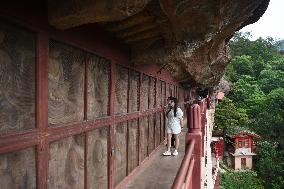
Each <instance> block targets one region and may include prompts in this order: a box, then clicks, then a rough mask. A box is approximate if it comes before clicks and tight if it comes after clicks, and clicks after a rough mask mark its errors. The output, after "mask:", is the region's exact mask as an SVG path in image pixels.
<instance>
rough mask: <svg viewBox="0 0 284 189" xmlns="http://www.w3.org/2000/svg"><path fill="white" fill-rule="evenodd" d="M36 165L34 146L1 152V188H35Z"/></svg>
mask: <svg viewBox="0 0 284 189" xmlns="http://www.w3.org/2000/svg"><path fill="white" fill-rule="evenodd" d="M35 167H36V166H35V150H34V148H27V149H24V150H21V151H16V152H11V153H7V154H0V188H1V189H14V188H15V189H18V188H25V189H35V188H36V171H35Z"/></svg>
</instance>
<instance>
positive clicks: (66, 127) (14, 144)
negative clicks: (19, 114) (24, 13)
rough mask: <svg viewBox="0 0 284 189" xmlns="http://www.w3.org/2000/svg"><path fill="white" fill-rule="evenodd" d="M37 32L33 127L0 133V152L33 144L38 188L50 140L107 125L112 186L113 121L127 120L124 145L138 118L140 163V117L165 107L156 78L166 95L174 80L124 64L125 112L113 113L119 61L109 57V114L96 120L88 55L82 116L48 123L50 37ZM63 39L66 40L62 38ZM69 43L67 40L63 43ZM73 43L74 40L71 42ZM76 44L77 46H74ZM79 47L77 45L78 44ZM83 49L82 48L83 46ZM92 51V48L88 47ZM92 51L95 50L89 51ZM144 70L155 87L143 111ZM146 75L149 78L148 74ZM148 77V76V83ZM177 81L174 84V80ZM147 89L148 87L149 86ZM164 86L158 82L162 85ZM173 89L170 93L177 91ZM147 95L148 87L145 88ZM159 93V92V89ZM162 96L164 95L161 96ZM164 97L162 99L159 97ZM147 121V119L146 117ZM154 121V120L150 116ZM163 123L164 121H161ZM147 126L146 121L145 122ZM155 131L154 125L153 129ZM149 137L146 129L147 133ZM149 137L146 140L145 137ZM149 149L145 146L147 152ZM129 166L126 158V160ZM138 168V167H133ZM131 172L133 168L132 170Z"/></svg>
mask: <svg viewBox="0 0 284 189" xmlns="http://www.w3.org/2000/svg"><path fill="white" fill-rule="evenodd" d="M36 33H37V50H36V128H35V129H31V130H25V131H18V132H15V133H12V134H7V135H1V136H0V154H4V153H8V152H14V151H18V150H21V149H25V148H28V147H36V157H35V158H36V159H35V160H36V175H37V177H36V182H37V183H36V185H37V188H38V189H47V179H48V166H49V149H50V148H49V146H50V143H51V142H54V141H59V140H62V139H64V138H67V137H70V136H74V135H77V134H84V135H85V136H86V133H87V132H89V131H92V130H94V129H97V128H102V127H109V139H108V188H109V189H112V188H114V176H115V175H114V152H115V145H114V142H115V139H114V137H115V131H114V130H115V125H116V124H117V123H120V122H127V145H128V144H129V122H130V121H131V120H133V119H137V127H138V132H137V133H138V136H137V138H138V139H137V140H138V143H137V158H138V167H139V166H141V165H142V159H141V140H142V139H141V118H143V117H147V116H152V115H155V114H156V113H159V114H160V113H161V112H163V111H164V109H163V107H157V104H158V103H157V101H158V99H157V82H158V81H162V82H165V88H164V90H165V91H164V92H165V94H166V96H169V95H170V91H169V89H170V86H174V83H170V82H167V81H165V80H162V79H160V78H159V77H157V76H151V75H147V73H144V72H142V71H141V70H137V69H136V68H134V67H131V66H128V67H127V66H125V65H123V66H124V67H127V69H128V91H127V97H128V98H127V114H126V115H115V114H114V112H115V110H114V108H115V106H114V104H115V96H114V95H115V77H116V76H115V66H116V65H119V64H120V63H119V62H116V61H115V60H113V59H111V67H110V88H109V90H110V93H109V116H107V117H103V118H98V119H96V120H92V121H91V120H87V110H88V108H87V106H88V103H87V102H88V95H87V88H88V77H87V73H88V72H87V66H86V64H87V63H88V59H86V60H85V83H84V120H83V121H82V122H79V123H68V124H60V125H56V126H54V127H48V54H49V40H50V35H49V34H48V33H46V32H44V31H41V30H36ZM63 42H64V43H65V42H66V41H65V40H63ZM66 44H68V43H66ZM72 45H73V44H72ZM76 47H77V46H76ZM79 48H80V47H79ZM84 50H85V49H84ZM88 52H92V51H88ZM92 53H94V52H92ZM130 70H135V71H137V72H139V74H140V77H139V86H138V88H139V96H138V98H139V100H138V107H139V111H137V112H131V113H130V110H129V109H130V103H129V99H130V97H129V95H130V92H129V91H130ZM143 74H145V75H147V76H150V77H153V78H154V81H155V84H154V85H155V89H154V94H155V95H154V104H155V105H154V108H151V109H149V102H148V110H146V111H143V112H142V105H141V101H142V90H141V85H142V75H143ZM150 77H149V78H150ZM150 82H151V79H149V86H150V84H151V83H150ZM175 85H176V84H175ZM174 88H175V89H177V86H174ZM148 89H149V90H150V87H149V88H148ZM158 90H163V87H162V85H161V89H158ZM175 91H176V92H174V91H172V92H171V93H175V94H177V90H175ZM148 94H149V95H150V91H149V92H148ZM161 96H162V93H161ZM162 98H164V97H162ZM148 99H149V98H148ZM162 100H164V99H162ZM158 117H160V121H159V123H160V124H161V119H164V117H163V116H158ZM148 121H149V120H148ZM152 121H153V120H152ZM163 123H165V121H163ZM148 127H149V124H148ZM162 127H164V125H163V126H162V125H161V126H160V130H161V131H162ZM148 131H149V128H148ZM154 132H155V129H154ZM164 137H165V136H164V133H162V132H160V139H161V142H163V141H164ZM148 139H149V133H148ZM155 140H156V139H155V137H154V141H153V142H154V145H155ZM148 141H149V140H148ZM87 144H88V137H85V150H84V158H85V160H84V161H85V162H86V159H87V154H88V146H87ZM148 146H149V145H148ZM127 153H128V151H127ZM151 153H152V152H150V151H149V149H148V152H147V154H148V156H149V155H150V154H151ZM126 157H127V161H128V155H127V156H126ZM126 165H127V166H128V162H126ZM86 166H87V164H86V163H85V168H84V173H85V174H84V179H85V189H86V188H87V183H88V179H87V174H88V173H87V168H86ZM136 168H137V167H136ZM126 169H127V175H130V172H128V167H126ZM132 172H133V171H132Z"/></svg>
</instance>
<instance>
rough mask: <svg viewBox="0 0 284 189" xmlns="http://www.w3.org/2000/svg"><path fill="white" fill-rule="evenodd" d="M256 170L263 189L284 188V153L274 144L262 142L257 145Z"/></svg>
mask: <svg viewBox="0 0 284 189" xmlns="http://www.w3.org/2000/svg"><path fill="white" fill-rule="evenodd" d="M257 154H258V155H257V163H256V170H257V172H258V174H259V176H260V177H261V178H262V180H263V183H264V186H265V188H269V189H282V188H284V177H283V175H284V151H280V150H279V149H278V148H277V145H276V144H273V143H270V142H267V141H262V142H259V144H258V152H257Z"/></svg>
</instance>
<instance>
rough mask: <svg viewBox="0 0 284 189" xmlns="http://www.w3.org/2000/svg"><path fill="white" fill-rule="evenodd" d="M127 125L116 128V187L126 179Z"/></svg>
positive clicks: (118, 125) (120, 124)
mask: <svg viewBox="0 0 284 189" xmlns="http://www.w3.org/2000/svg"><path fill="white" fill-rule="evenodd" d="M126 137H127V123H126V122H124V123H119V124H117V125H116V126H115V160H114V175H115V178H114V180H115V181H114V183H115V186H116V185H118V184H119V183H120V181H122V180H123V179H124V178H125V177H126V170H127V168H126V166H127V164H126V163H127V156H126V154H127V153H126V150H127V148H126V147H127V139H126Z"/></svg>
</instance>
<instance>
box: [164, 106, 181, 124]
mask: <svg viewBox="0 0 284 189" xmlns="http://www.w3.org/2000/svg"><path fill="white" fill-rule="evenodd" d="M182 117H183V112H182V110H181V109H180V108H177V115H176V117H175V115H174V109H171V111H170V112H169V114H168V116H167V124H168V126H169V127H180V119H181V118H182Z"/></svg>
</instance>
